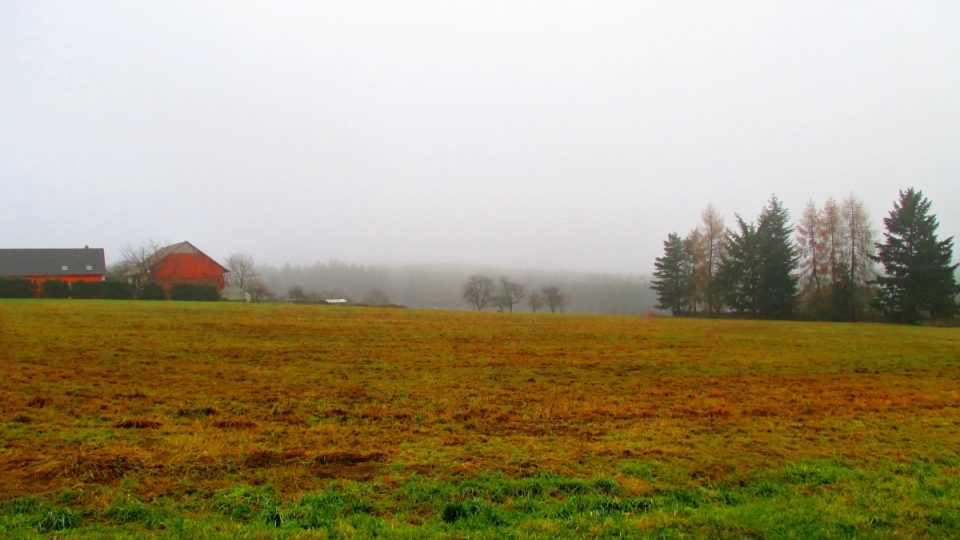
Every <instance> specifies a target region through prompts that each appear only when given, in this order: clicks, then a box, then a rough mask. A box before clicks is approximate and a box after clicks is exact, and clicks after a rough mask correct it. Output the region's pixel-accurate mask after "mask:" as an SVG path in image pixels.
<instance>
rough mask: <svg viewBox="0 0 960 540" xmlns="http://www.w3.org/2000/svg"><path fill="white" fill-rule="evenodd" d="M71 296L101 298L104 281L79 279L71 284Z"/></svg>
mask: <svg viewBox="0 0 960 540" xmlns="http://www.w3.org/2000/svg"><path fill="white" fill-rule="evenodd" d="M70 296H71V297H73V298H101V297H103V282H102V281H77V282H75V283H73V284H72V285H71V286H70Z"/></svg>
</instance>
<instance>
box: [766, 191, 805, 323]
mask: <svg viewBox="0 0 960 540" xmlns="http://www.w3.org/2000/svg"><path fill="white" fill-rule="evenodd" d="M792 235H793V227H791V226H790V213H789V212H788V211H787V209H786V208H784V206H783V204H782V203H781V202H780V200H779V199H777V197H776V196H774V197H771V198H770V202H769V203H768V204H767V206H766V207H765V208H764V209H763V211H762V212H760V219H759V220H758V223H757V248H758V250H759V255H760V257H759V258H760V275H759V279H758V283H757V289H758V290H757V298H756V304H757V314H758V315H759V316H760V317H762V318H765V319H786V318H789V317H792V316H793V299H794V296H795V295H796V294H797V281H798V278H797V276H796V275H795V273H794V272H795V271H796V269H797V264H798V261H799V258H798V257H797V251H796V247H795V246H794V244H793V238H792Z"/></svg>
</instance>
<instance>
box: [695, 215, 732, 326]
mask: <svg viewBox="0 0 960 540" xmlns="http://www.w3.org/2000/svg"><path fill="white" fill-rule="evenodd" d="M700 220H701V223H700V228H699V231H700V236H699V239H700V241H701V242H702V244H701V246H700V247H699V248H698V249H697V250H696V253H697V254H698V256H699V257H700V258H701V260H699V261H698V262H697V283H698V288H699V289H700V295H701V296H702V298H703V301H704V304H705V307H706V311H707V313H708V314H710V315H713V314H716V313H719V312H720V311H721V310H722V309H723V298H722V297H721V295H720V291H719V290H718V287H717V286H716V283H715V281H716V276H717V272H718V271H719V270H720V261H721V260H722V258H723V247H724V243H723V238H724V235H725V233H726V228H725V227H724V225H723V217H721V216H720V214H719V213H718V212H717V210H716V208H714V207H713V205H712V204H708V205H707V207H706V208H705V209H704V210H703V212H702V213H701V214H700Z"/></svg>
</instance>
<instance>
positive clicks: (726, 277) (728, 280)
mask: <svg viewBox="0 0 960 540" xmlns="http://www.w3.org/2000/svg"><path fill="white" fill-rule="evenodd" d="M736 219H737V227H738V228H739V229H740V231H739V232H735V231H727V236H726V238H725V239H724V249H723V255H722V256H721V259H720V268H719V270H717V276H716V282H715V284H714V286H715V289H716V291H717V293H719V294H720V296H721V297H722V298H723V302H724V303H725V304H726V305H728V306H730V308H732V309H733V310H734V311H736V312H737V313H749V314H750V315H752V316H754V317H756V316H757V313H758V305H757V293H758V291H759V284H760V251H759V249H758V244H757V240H758V238H757V230H756V228H755V227H754V226H753V224H752V223H747V222H745V221H744V220H743V218H741V217H740V216H739V215H737V216H736Z"/></svg>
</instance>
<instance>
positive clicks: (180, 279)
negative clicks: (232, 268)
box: [151, 253, 225, 290]
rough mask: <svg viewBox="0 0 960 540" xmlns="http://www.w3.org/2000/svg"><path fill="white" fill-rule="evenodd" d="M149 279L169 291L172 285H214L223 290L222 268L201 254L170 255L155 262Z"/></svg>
mask: <svg viewBox="0 0 960 540" xmlns="http://www.w3.org/2000/svg"><path fill="white" fill-rule="evenodd" d="M151 278H152V279H153V281H155V282H156V283H159V284H160V285H163V286H164V287H165V288H167V289H169V288H170V285H173V284H174V283H202V284H206V285H216V286H217V287H218V288H219V289H220V290H223V287H224V285H225V284H224V281H223V268H222V267H221V266H220V265H219V264H217V263H216V261H214V260H213V259H211V258H210V257H207V256H206V255H204V254H203V253H171V254H169V255H167V256H166V257H164V258H163V259H161V260H160V261H159V262H157V264H156V265H154V267H153V269H152V270H151Z"/></svg>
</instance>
